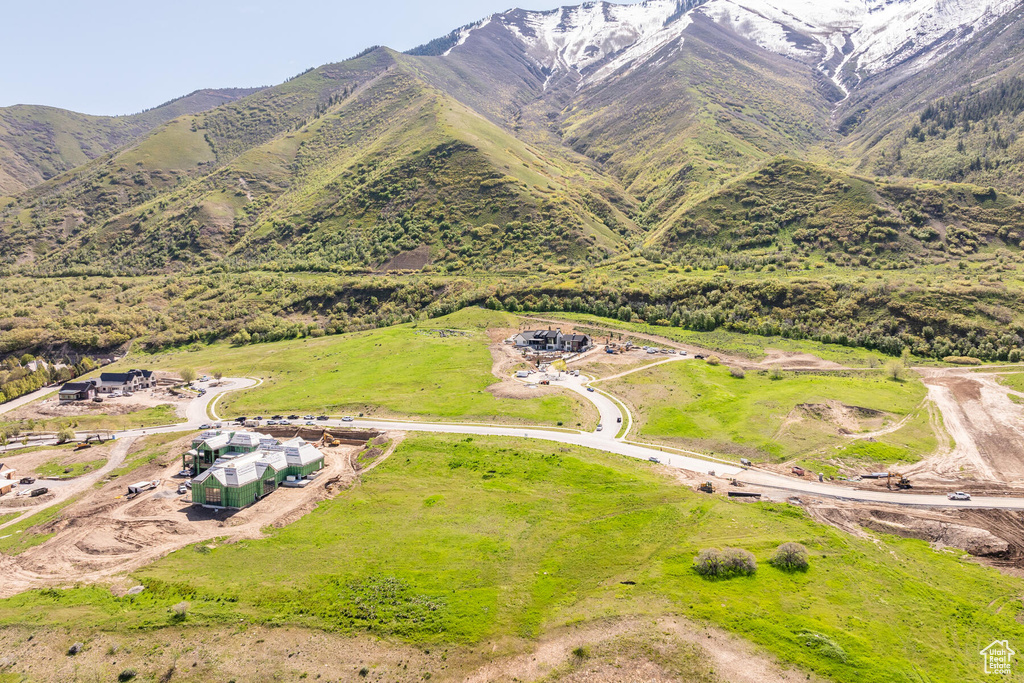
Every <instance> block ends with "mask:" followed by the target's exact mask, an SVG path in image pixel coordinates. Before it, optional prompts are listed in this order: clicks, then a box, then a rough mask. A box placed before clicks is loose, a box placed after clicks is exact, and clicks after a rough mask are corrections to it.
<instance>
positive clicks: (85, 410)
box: [10, 387, 194, 420]
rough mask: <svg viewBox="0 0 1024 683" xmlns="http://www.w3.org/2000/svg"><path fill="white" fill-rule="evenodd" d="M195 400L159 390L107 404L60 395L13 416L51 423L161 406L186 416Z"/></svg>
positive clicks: (24, 408)
mask: <svg viewBox="0 0 1024 683" xmlns="http://www.w3.org/2000/svg"><path fill="white" fill-rule="evenodd" d="M193 398H194V396H193V395H192V394H183V395H180V396H176V395H174V394H172V393H171V392H170V391H169V390H168V389H165V388H163V387H158V388H155V389H147V390H145V391H138V392H135V393H134V394H132V395H131V396H122V397H119V398H109V397H104V399H103V403H94V402H93V401H73V402H71V403H63V404H62V403H61V402H60V401H59V400H58V399H57V397H56V396H54V397H53V398H47V399H44V400H42V401H37V402H35V403H30V404H28V405H25V406H22V407H21V408H18V409H17V410H15V411H13V412H11V413H10V417H11V418H13V419H15V420H50V419H53V418H62V417H82V416H85V415H128V414H129V413H134V412H138V411H140V410H145V409H146V408H153V407H156V406H160V405H170V406H173V407H174V411H175V414H176V415H177V416H178V417H180V418H184V417H185V408H186V407H187V406H188V404H189V402H190V401H191V400H192V399H193Z"/></svg>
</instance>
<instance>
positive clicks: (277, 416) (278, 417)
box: [270, 415, 284, 420]
mask: <svg viewBox="0 0 1024 683" xmlns="http://www.w3.org/2000/svg"><path fill="white" fill-rule="evenodd" d="M270 419H271V420H283V419H284V415H273V416H271V418H270Z"/></svg>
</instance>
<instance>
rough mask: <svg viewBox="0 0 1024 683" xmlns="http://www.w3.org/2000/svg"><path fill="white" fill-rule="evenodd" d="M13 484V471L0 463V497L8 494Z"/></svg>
mask: <svg viewBox="0 0 1024 683" xmlns="http://www.w3.org/2000/svg"><path fill="white" fill-rule="evenodd" d="M14 484H15V479H14V470H13V469H12V468H10V467H8V466H7V465H5V464H4V463H2V462H0V496H2V495H4V494H5V493H10V492H11V490H12V489H13V488H14Z"/></svg>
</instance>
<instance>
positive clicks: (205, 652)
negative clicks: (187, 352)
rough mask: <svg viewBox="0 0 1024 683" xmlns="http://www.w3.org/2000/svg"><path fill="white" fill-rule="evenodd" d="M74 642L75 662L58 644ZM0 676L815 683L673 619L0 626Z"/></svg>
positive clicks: (724, 637) (746, 647) (719, 635)
mask: <svg viewBox="0 0 1024 683" xmlns="http://www.w3.org/2000/svg"><path fill="white" fill-rule="evenodd" d="M75 642H81V643H82V644H83V646H84V647H83V649H82V651H81V652H80V653H78V654H77V655H75V656H74V657H71V656H68V654H67V652H68V648H70V647H71V645H72V644H74V643H75ZM0 652H2V653H4V654H0V670H2V671H12V672H18V673H21V674H24V675H26V676H28V677H29V678H30V680H33V681H69V680H104V681H106V680H116V679H117V677H118V675H119V674H120V672H122V671H125V670H126V669H134V670H135V671H136V672H137V674H138V677H139V680H174V681H204V682H205V681H225V680H237V681H278V680H289V681H290V680H297V679H300V678H308V680H327V681H359V680H375V681H396V682H397V683H413V682H414V681H424V680H427V679H429V680H432V681H443V682H448V681H465V682H467V683H468V682H472V683H483V682H484V681H486V682H488V683H513V682H514V681H540V680H544V681H548V682H553V681H564V682H569V681H587V682H588V683H626V682H636V683H641V682H643V683H660V682H662V681H664V682H666V683H667V682H669V681H680V680H686V681H701V683H795V682H796V681H804V682H806V681H812V682H813V683H817V682H818V681H820V679H818V678H817V677H816V676H814V675H813V674H811V675H808V674H804V673H799V674H798V673H797V672H794V671H791V670H788V669H786V668H784V667H782V666H780V665H779V664H778V663H777V662H775V661H774V660H773V659H771V658H770V657H767V656H765V655H764V654H762V653H760V652H758V651H757V650H756V649H755V648H754V647H752V646H751V645H750V644H748V643H746V642H744V641H742V640H739V639H737V638H734V637H732V636H730V635H728V634H726V633H724V632H722V631H719V630H717V629H711V628H706V627H703V626H700V625H698V624H693V623H690V622H687V621H684V620H681V619H674V618H665V619H658V620H656V621H653V622H652V621H649V620H638V619H620V620H607V621H597V622H591V623H587V624H582V625H579V626H575V627H568V628H561V629H556V630H554V631H551V632H549V633H548V634H546V635H544V636H542V637H541V638H540V639H539V640H537V641H525V640H521V639H515V640H509V641H500V642H486V643H482V644H480V645H479V646H463V647H459V646H442V647H437V648H432V647H414V646H411V645H407V644H404V643H400V642H393V641H388V640H382V639H376V638H372V637H370V636H345V635H339V634H333V633H324V632H320V631H310V630H304V629H298V628H275V629H269V628H264V627H260V626H243V627H242V628H239V629H231V630H226V629H223V628H210V627H195V626H172V625H169V626H167V627H166V628H163V629H160V630H158V631H149V632H139V633H131V634H117V635H113V634H109V633H95V634H81V633H75V632H73V631H71V632H66V631H62V630H47V631H40V630H38V629H22V628H7V629H3V630H0Z"/></svg>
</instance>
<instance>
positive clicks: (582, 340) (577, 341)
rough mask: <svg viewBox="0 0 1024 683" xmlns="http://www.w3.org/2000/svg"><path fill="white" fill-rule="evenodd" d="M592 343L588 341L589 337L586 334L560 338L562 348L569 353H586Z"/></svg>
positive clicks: (568, 335)
mask: <svg viewBox="0 0 1024 683" xmlns="http://www.w3.org/2000/svg"><path fill="white" fill-rule="evenodd" d="M591 346H593V343H592V342H591V341H590V336H589V335H586V334H567V335H565V336H564V337H562V348H564V349H565V350H566V351H569V352H571V353H580V352H581V351H586V350H587V349H589V348H590V347H591Z"/></svg>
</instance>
